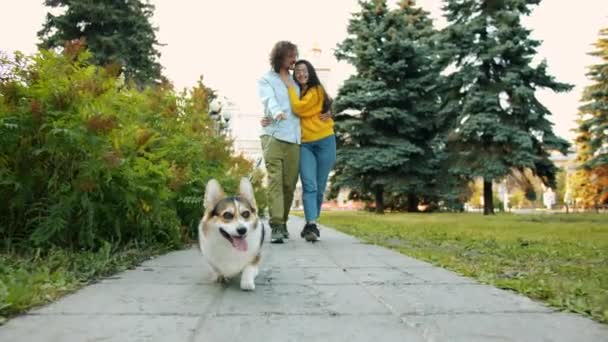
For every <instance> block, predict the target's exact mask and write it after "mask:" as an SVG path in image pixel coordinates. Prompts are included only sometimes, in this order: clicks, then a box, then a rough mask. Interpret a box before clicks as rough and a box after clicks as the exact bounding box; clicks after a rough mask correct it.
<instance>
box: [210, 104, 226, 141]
mask: <svg viewBox="0 0 608 342" xmlns="http://www.w3.org/2000/svg"><path fill="white" fill-rule="evenodd" d="M227 103H228V99H226V97H221V98H220V97H217V98H215V99H213V101H211V103H209V116H210V117H211V120H213V123H214V127H215V131H216V133H217V134H225V135H230V119H232V113H231V112H230V110H228V108H226V107H227V106H225V105H226V104H227Z"/></svg>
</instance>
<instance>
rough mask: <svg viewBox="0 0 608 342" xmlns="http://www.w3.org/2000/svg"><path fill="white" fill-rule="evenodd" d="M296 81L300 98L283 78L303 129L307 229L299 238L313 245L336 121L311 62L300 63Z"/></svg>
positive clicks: (302, 176) (331, 158)
mask: <svg viewBox="0 0 608 342" xmlns="http://www.w3.org/2000/svg"><path fill="white" fill-rule="evenodd" d="M293 78H294V80H295V81H296V83H297V85H298V87H299V88H300V89H299V90H300V91H299V94H300V95H299V96H298V91H297V90H296V89H295V87H294V86H293V82H292V81H291V80H290V79H289V77H287V76H282V80H283V82H284V83H285V86H286V87H287V89H288V92H289V100H290V102H291V107H292V110H293V112H294V113H295V114H296V115H297V116H299V117H300V126H301V128H302V144H301V145H300V180H301V182H302V202H303V203H304V216H305V218H306V225H305V226H304V229H303V230H302V233H301V234H300V236H301V237H303V238H304V239H306V241H310V242H314V241H317V240H318V239H319V237H320V232H319V229H318V227H317V220H318V219H319V216H320V214H321V204H322V203H323V194H324V192H325V188H326V186H327V178H328V177H329V172H330V171H331V169H332V168H333V166H334V163H335V161H336V138H335V135H334V129H333V127H334V121H333V120H332V118H331V112H330V111H329V108H330V105H331V102H330V100H329V97H328V96H327V93H326V92H325V89H324V88H323V86H322V85H321V82H320V81H319V77H318V76H317V73H316V71H315V69H314V67H313V66H312V65H311V64H310V62H308V61H306V60H299V61H297V62H296V64H295V67H294V73H293Z"/></svg>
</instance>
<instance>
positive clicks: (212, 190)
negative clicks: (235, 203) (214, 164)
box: [204, 179, 226, 214]
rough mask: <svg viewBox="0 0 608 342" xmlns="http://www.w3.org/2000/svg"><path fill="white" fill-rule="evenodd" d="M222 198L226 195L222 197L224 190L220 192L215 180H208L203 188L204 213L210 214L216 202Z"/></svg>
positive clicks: (219, 186)
mask: <svg viewBox="0 0 608 342" xmlns="http://www.w3.org/2000/svg"><path fill="white" fill-rule="evenodd" d="M224 197H226V195H224V190H222V186H221V185H220V183H218V181H216V180H215V179H212V180H210V181H209V182H208V183H207V187H206V188H205V203H204V205H205V213H206V214H208V213H209V212H211V211H212V210H213V208H215V205H216V204H217V202H219V201H220V200H221V199H222V198H224Z"/></svg>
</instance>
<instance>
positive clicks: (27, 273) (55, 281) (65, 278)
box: [0, 244, 166, 325]
mask: <svg viewBox="0 0 608 342" xmlns="http://www.w3.org/2000/svg"><path fill="white" fill-rule="evenodd" d="M164 251H166V249H165V248H162V247H150V248H144V249H138V248H123V249H120V250H116V249H115V248H112V247H111V246H110V245H109V244H108V245H105V246H104V248H102V249H100V250H99V251H97V252H70V251H65V250H61V249H56V250H52V251H49V252H45V253H44V255H42V254H41V253H36V252H35V251H31V252H29V253H25V254H15V253H8V252H4V253H1V252H0V325H1V324H2V323H4V322H5V321H6V319H7V318H8V317H11V316H14V315H17V314H19V313H22V312H24V311H26V310H28V309H31V308H33V307H36V306H40V305H43V304H46V303H49V302H51V301H53V300H55V299H57V298H59V297H61V296H63V295H65V294H67V293H70V292H73V291H75V290H77V289H79V288H81V287H82V286H84V285H87V284H90V283H92V282H95V281H96V280H99V279H100V278H102V277H105V276H108V275H110V274H112V273H116V272H119V271H123V270H126V269H128V268H132V267H134V266H135V265H137V264H139V263H141V262H142V261H144V260H146V259H148V258H149V257H150V256H152V255H156V254H159V253H162V252H164Z"/></svg>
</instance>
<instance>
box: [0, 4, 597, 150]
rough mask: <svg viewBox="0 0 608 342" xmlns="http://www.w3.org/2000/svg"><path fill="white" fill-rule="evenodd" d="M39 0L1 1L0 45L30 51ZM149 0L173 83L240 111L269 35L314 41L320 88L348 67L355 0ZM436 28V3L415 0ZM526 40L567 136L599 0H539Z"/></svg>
mask: <svg viewBox="0 0 608 342" xmlns="http://www.w3.org/2000/svg"><path fill="white" fill-rule="evenodd" d="M42 2H43V1H42V0H18V1H17V0H12V1H11V0H2V5H3V6H2V9H3V10H2V12H1V13H0V50H3V51H6V52H12V51H15V50H20V51H23V52H25V53H32V52H34V51H35V49H36V47H35V44H36V43H37V41H38V40H37V37H36V32H37V31H38V30H39V29H40V28H41V26H42V23H43V21H44V16H45V14H46V11H47V9H46V8H45V7H44V6H43V5H42ZM152 3H154V4H155V5H156V14H155V18H154V23H155V25H156V26H158V28H159V31H158V33H157V37H158V40H159V41H160V42H161V43H163V44H166V45H165V46H163V47H161V48H160V50H161V53H162V57H161V64H162V65H163V66H164V68H165V70H164V73H165V74H166V75H167V76H168V77H169V78H170V79H171V80H172V81H173V82H174V83H175V84H176V86H177V87H178V88H183V87H190V86H192V85H194V84H195V82H196V80H197V79H198V78H199V76H200V75H204V80H205V83H206V84H207V85H208V86H210V87H212V88H214V89H217V90H218V91H220V93H221V94H223V95H226V96H228V97H230V98H231V99H233V100H234V101H236V102H237V104H238V106H239V107H240V108H241V109H242V110H244V111H256V110H257V109H258V105H257V96H256V86H255V82H256V80H257V78H258V77H259V76H260V74H261V73H263V72H264V71H265V70H267V69H268V61H267V60H268V53H269V51H270V49H271V47H272V45H273V44H274V43H275V42H276V41H277V40H291V41H293V42H294V43H296V44H298V45H299V47H300V55H305V54H306V51H307V50H309V49H310V48H311V47H312V45H313V44H314V43H317V44H319V46H320V47H321V48H322V49H323V54H324V58H325V61H326V64H327V65H326V66H329V67H331V69H332V74H331V80H330V82H329V84H327V87H328V88H329V90H330V91H332V92H333V91H335V89H336V88H337V86H338V85H339V84H340V82H341V81H342V80H343V79H345V78H346V77H347V76H348V75H349V74H350V73H351V72H352V68H351V67H350V66H349V65H346V64H344V63H337V61H336V60H335V58H334V57H333V49H334V48H335V46H336V44H337V43H338V42H340V41H342V40H343V38H344V37H345V35H346V26H347V23H348V19H349V18H350V13H352V12H353V11H356V10H357V1H356V0H306V1H304V0H300V1H293V0H257V1H248V0H241V1H234V0H213V1H210V0H152ZM418 4H419V5H421V6H423V7H424V8H425V9H427V10H428V11H430V12H431V14H432V16H433V17H434V18H437V19H438V20H437V23H438V24H439V25H443V22H444V20H443V19H442V18H441V10H440V7H441V1H440V0H419V1H418ZM525 23H526V25H528V26H529V27H530V28H532V29H533V30H534V32H533V37H534V38H535V39H539V40H542V41H543V44H542V45H541V47H540V49H539V57H540V58H546V59H547V61H548V64H549V71H550V72H551V74H552V75H553V76H555V77H556V78H557V79H558V80H559V81H564V82H569V83H572V84H574V85H576V88H575V89H574V90H573V91H571V92H570V93H567V94H557V95H555V94H553V93H551V92H546V91H541V92H539V97H540V99H541V101H542V102H543V103H544V104H545V105H546V106H547V107H548V108H549V109H550V110H551V111H552V112H553V114H554V116H553V118H552V121H554V122H555V123H556V126H555V130H556V132H557V133H558V134H559V135H561V136H563V137H566V138H572V137H573V136H574V135H573V134H572V132H570V129H572V128H574V127H575V123H574V119H575V118H576V112H577V108H578V106H579V102H578V101H579V99H580V96H581V91H582V89H583V88H584V86H585V85H587V84H588V83H589V82H588V80H587V79H586V77H585V72H586V66H588V65H590V64H594V63H597V60H596V59H594V58H593V57H590V56H588V55H587V53H588V52H589V51H591V50H593V47H592V46H591V44H593V43H594V42H595V41H596V40H597V38H598V31H599V29H600V28H602V27H608V5H607V4H606V0H579V1H576V2H573V1H564V0H544V1H543V2H542V3H541V5H540V6H539V7H538V8H537V9H536V10H535V11H534V12H533V13H532V15H531V17H529V18H526V19H525Z"/></svg>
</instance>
